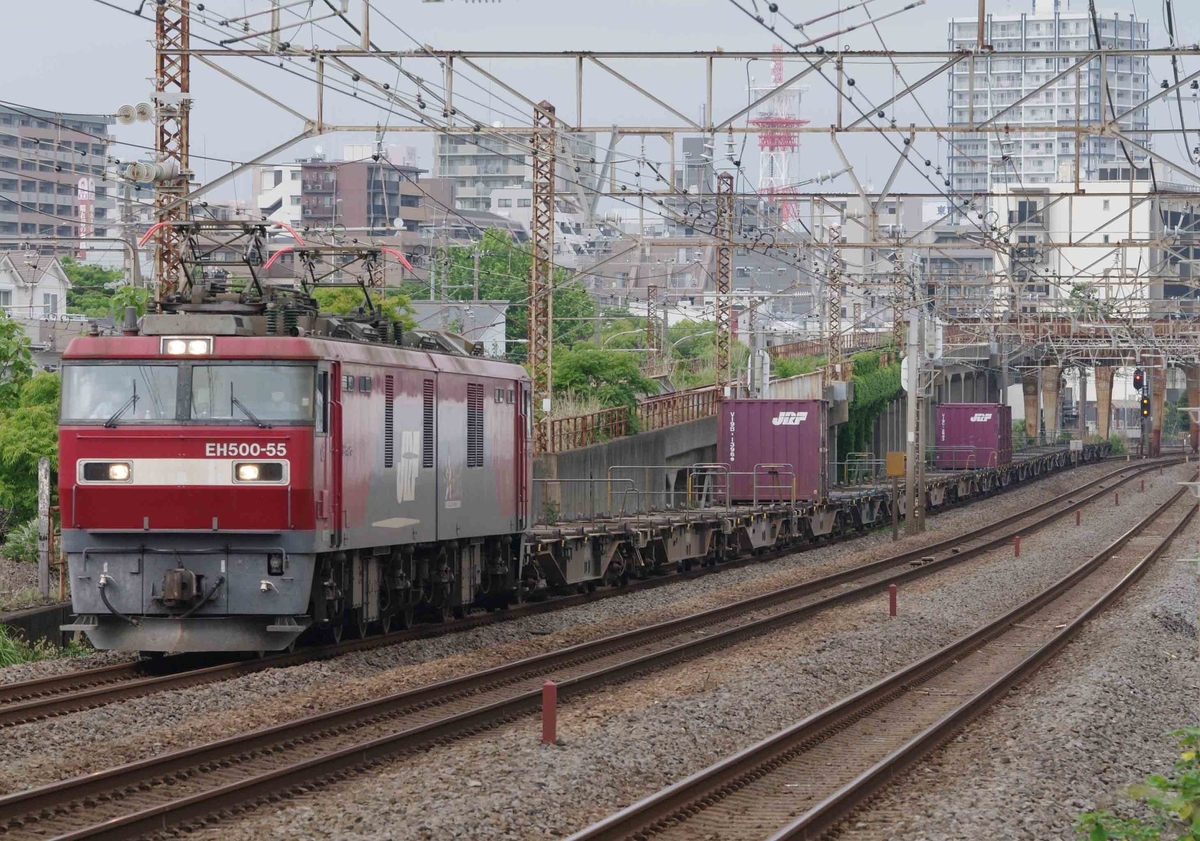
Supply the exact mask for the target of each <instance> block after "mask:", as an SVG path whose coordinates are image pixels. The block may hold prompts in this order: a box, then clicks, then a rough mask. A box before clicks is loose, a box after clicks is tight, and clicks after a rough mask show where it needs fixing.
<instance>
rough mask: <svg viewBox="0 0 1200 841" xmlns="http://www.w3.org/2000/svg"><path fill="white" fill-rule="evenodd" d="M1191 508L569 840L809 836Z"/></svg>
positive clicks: (1119, 579) (1068, 628) (1026, 670)
mask: <svg viewBox="0 0 1200 841" xmlns="http://www.w3.org/2000/svg"><path fill="white" fill-rule="evenodd" d="M1195 512H1196V502H1195V500H1194V499H1192V497H1191V495H1190V494H1189V492H1188V489H1186V488H1183V489H1181V490H1180V491H1179V492H1178V493H1176V494H1175V495H1174V496H1173V497H1172V499H1171V500H1169V501H1168V502H1167V503H1165V504H1164V505H1162V506H1160V507H1159V508H1157V509H1156V510H1155V511H1153V512H1152V513H1151V514H1150V515H1148V516H1147V517H1145V518H1144V519H1143V520H1141V521H1140V522H1139V523H1138V524H1137V525H1135V526H1134V527H1133V528H1131V529H1130V530H1129V531H1128V532H1126V533H1125V534H1124V535H1122V536H1121V537H1120V538H1118V539H1117V540H1116V541H1115V542H1114V543H1112V544H1111V545H1110V546H1108V547H1107V548H1105V549H1104V550H1103V551H1101V552H1100V553H1099V554H1098V555H1096V556H1095V557H1093V558H1092V559H1090V560H1089V561H1087V562H1086V563H1085V564H1083V565H1081V566H1080V567H1078V568H1076V569H1075V570H1074V571H1073V572H1071V573H1070V574H1068V575H1067V576H1065V577H1063V578H1062V579H1060V580H1059V581H1058V582H1056V583H1055V584H1054V585H1052V586H1051V587H1049V588H1047V589H1046V590H1044V591H1043V592H1041V593H1039V594H1038V595H1037V596H1035V597H1034V598H1032V599H1030V600H1029V601H1027V602H1025V603H1024V604H1022V605H1020V606H1018V607H1016V608H1015V609H1013V610H1012V611H1010V612H1009V613H1007V614H1006V615H1004V616H1002V617H1000V618H999V619H997V620H995V621H994V622H990V623H988V624H987V625H985V626H983V627H981V628H979V629H978V630H976V631H974V632H973V633H971V634H969V635H968V636H966V637H964V638H962V639H960V640H959V641H957V642H955V643H952V644H951V645H949V646H947V647H945V648H943V649H942V650H940V651H938V652H936V653H934V654H932V655H930V656H929V657H927V658H925V659H923V660H921V661H920V662H918V663H916V664H914V665H912V666H910V667H908V668H906V669H903V670H901V671H899V672H897V673H895V674H893V675H892V676H890V677H888V678H885V679H884V680H882V681H880V682H879V683H877V684H875V685H874V686H871V687H868V688H867V689H864V690H863V691H861V692H859V693H857V694H855V695H853V696H851V697H849V698H847V699H845V700H843V701H841V702H839V703H837V704H835V705H834V706H832V707H830V708H828V709H826V710H824V711H822V712H819V713H817V714H815V715H813V716H810V717H809V718H807V719H806V720H804V721H802V722H800V723H798V724H796V725H794V726H792V727H790V728H788V729H787V730H784V731H782V732H780V733H778V734H776V735H774V736H772V737H770V738H768V739H766V740H764V741H762V742H760V743H759V744H757V745H754V746H753V747H750V748H748V749H746V750H744V751H741V752H739V753H737V754H735V755H733V756H730V757H728V758H727V759H725V760H723V761H721V762H719V763H717V764H715V765H713V766H711V767H709V768H708V769H706V770H704V771H701V772H700V773H698V774H695V775H693V776H691V777H689V778H687V779H685V780H683V781H681V782H679V783H677V784H675V785H673V786H670V787H669V788H666V789H664V790H662V791H660V792H659V793H657V794H655V795H652V796H651V797H648V798H646V799H644V800H642V801H641V802H639V803H636V804H634V805H633V806H630V807H629V808H628V809H625V810H623V811H621V812H619V813H617V814H616V815H613V816H611V817H610V818H608V819H606V820H603V821H601V822H599V823H597V824H595V825H593V826H591V827H588V828H587V829H585V830H583V831H581V832H578V833H576V834H575V835H573V836H571V838H570V839H569V841H614V839H631V838H635V839H638V840H639V841H645V839H651V838H654V839H663V841H672V840H673V839H695V838H718V837H719V838H720V839H722V841H738V840H739V839H754V841H761V839H764V838H769V839H771V841H782V839H797V838H803V839H815V838H820V837H823V836H824V835H825V834H826V833H829V832H830V831H831V830H833V829H835V827H836V826H837V824H838V823H839V822H840V821H843V820H845V819H846V818H848V817H849V816H850V815H851V813H852V812H853V810H854V808H855V807H856V806H858V805H859V804H861V803H862V802H863V801H864V800H865V799H867V798H869V797H870V796H871V795H872V794H873V793H874V792H876V791H878V790H879V789H880V788H882V787H883V786H884V785H885V784H886V783H887V781H888V780H890V779H891V778H893V777H894V776H895V775H896V774H898V773H899V772H901V771H902V770H903V769H904V768H906V767H907V766H908V765H910V764H912V763H914V762H916V761H917V760H918V759H919V758H920V757H921V756H923V755H924V754H925V753H926V752H928V751H929V750H931V749H933V748H934V747H936V746H937V745H939V744H941V743H942V742H944V741H945V740H947V739H948V738H950V737H951V736H952V735H953V734H954V733H955V732H956V731H957V730H958V729H959V728H960V727H961V726H962V725H963V724H964V723H965V722H967V721H969V720H970V719H971V718H972V717H974V716H976V715H978V714H979V713H980V712H982V711H983V710H985V709H986V708H987V707H988V706H989V705H990V704H991V703H992V702H993V701H994V700H996V699H997V698H1000V697H1002V696H1003V695H1004V694H1005V693H1006V692H1007V691H1008V690H1009V689H1010V688H1012V687H1013V686H1015V685H1017V684H1018V683H1020V682H1021V681H1022V680H1023V679H1025V678H1026V677H1028V676H1029V675H1030V674H1032V673H1033V672H1034V671H1035V670H1036V669H1037V668H1038V667H1040V666H1041V665H1042V664H1044V663H1045V662H1046V661H1047V660H1049V659H1050V658H1051V657H1053V656H1054V654H1055V653H1056V652H1057V651H1058V650H1059V649H1060V648H1061V647H1062V646H1063V645H1065V644H1066V643H1067V642H1068V641H1069V640H1070V639H1071V638H1072V637H1073V636H1074V635H1075V634H1076V633H1077V632H1078V631H1079V629H1080V628H1081V627H1082V625H1083V624H1084V623H1085V622H1086V621H1087V620H1088V619H1090V618H1091V617H1093V616H1094V615H1095V614H1096V613H1098V612H1099V611H1101V610H1103V609H1104V607H1105V606H1107V605H1108V604H1109V603H1111V602H1112V601H1113V600H1114V599H1116V598H1117V597H1118V596H1120V595H1121V593H1123V592H1124V591H1125V589H1127V588H1128V587H1129V586H1130V585H1131V584H1132V583H1133V582H1134V581H1135V580H1136V579H1137V578H1138V577H1139V576H1140V575H1141V573H1142V572H1143V571H1144V570H1145V569H1146V567H1147V566H1148V565H1149V564H1151V563H1152V562H1153V561H1154V560H1155V559H1156V558H1157V557H1158V556H1159V555H1161V554H1162V552H1163V551H1164V550H1165V549H1166V547H1167V546H1168V545H1169V544H1170V543H1171V540H1172V539H1173V538H1174V537H1175V536H1176V535H1178V534H1179V533H1180V531H1182V529H1183V528H1184V526H1186V525H1187V523H1188V522H1189V521H1190V519H1191V518H1192V516H1193V515H1194V514H1195Z"/></svg>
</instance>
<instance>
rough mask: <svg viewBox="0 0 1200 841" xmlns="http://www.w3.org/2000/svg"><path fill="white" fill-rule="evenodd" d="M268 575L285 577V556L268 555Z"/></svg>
mask: <svg viewBox="0 0 1200 841" xmlns="http://www.w3.org/2000/svg"><path fill="white" fill-rule="evenodd" d="M267 575H283V555H277V554H274V553H272V554H270V555H267Z"/></svg>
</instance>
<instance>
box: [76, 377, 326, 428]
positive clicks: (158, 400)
mask: <svg viewBox="0 0 1200 841" xmlns="http://www.w3.org/2000/svg"><path fill="white" fill-rule="evenodd" d="M315 380H316V369H315V367H314V366H311V365H296V364H287V363H271V362H260V363H255V364H224V363H208V362H171V363H135V362H117V363H112V362H104V363H87V362H72V363H69V364H67V365H64V366H63V369H62V420H63V422H83V423H102V424H105V425H107V426H120V425H122V424H127V423H189V422H192V423H222V424H239V425H240V424H255V425H258V426H270V425H273V424H277V423H281V422H283V423H306V422H307V423H311V422H312V420H313V415H314V411H313V410H314V401H315V398H316V394H315Z"/></svg>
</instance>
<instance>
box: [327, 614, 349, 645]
mask: <svg viewBox="0 0 1200 841" xmlns="http://www.w3.org/2000/svg"><path fill="white" fill-rule="evenodd" d="M325 633H326V634H328V636H329V639H330V640H331V641H332V642H333V644H334V645H341V644H342V637H343V636H345V634H346V625H345V623H344V622H343V621H342V620H341V619H338V620H337V622H336V623H330V625H329V628H328V630H326V632H325Z"/></svg>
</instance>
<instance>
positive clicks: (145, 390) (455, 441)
mask: <svg viewBox="0 0 1200 841" xmlns="http://www.w3.org/2000/svg"><path fill="white" fill-rule="evenodd" d="M474 350H475V348H474V347H473V346H472V345H471V343H469V342H463V341H462V340H460V339H457V337H452V336H448V335H445V334H433V333H409V334H404V335H399V334H398V331H396V330H394V329H393V328H391V327H390V326H389V325H386V324H383V325H379V324H376V325H375V326H374V327H372V326H370V325H364V324H358V323H352V322H350V321H349V320H344V319H338V318H333V317H326V316H318V315H316V314H315V313H313V312H311V311H308V312H306V311H304V310H296V311H291V310H289V311H288V314H286V315H285V314H283V313H275V312H268V313H267V314H266V315H261V314H259V315H237V314H232V315H231V314H228V313H205V312H187V313H179V314H166V315H158V316H154V315H151V316H147V317H146V318H144V319H143V320H142V322H141V324H140V325H139V326H138V327H137V328H136V329H131V330H127V331H126V334H125V335H119V336H99V335H96V336H87V337H81V338H78V339H76V340H74V341H73V342H72V343H71V345H70V346H69V347H68V349H67V351H66V353H64V355H63V368H62V380H63V395H62V419H61V430H60V439H59V441H60V457H59V458H60V467H59V496H60V502H61V509H62V525H63V548H64V550H65V552H66V554H67V560H68V565H69V570H70V577H71V593H72V601H73V608H74V612H75V613H76V614H77V618H76V620H75V621H74V623H73V624H71V625H69V626H66V628H67V629H69V630H83V631H85V632H86V633H87V635H88V637H89V638H90V639H91V641H92V643H93V644H94V645H95V646H96V647H97V648H101V649H124V650H139V651H148V652H163V651H238V650H242V651H267V650H278V649H283V648H287V647H289V646H291V645H292V644H294V643H295V641H296V639H297V638H298V637H299V636H300V635H301V634H302V633H303V632H304V631H305V630H306V629H309V628H314V629H324V630H325V631H326V632H327V634H328V636H329V637H332V638H333V639H335V640H336V639H340V638H341V635H342V632H343V629H344V628H347V627H350V628H354V629H356V630H357V631H358V632H359V633H361V634H367V633H369V632H370V631H371V630H372V629H382V630H387V629H388V628H390V627H391V626H392V625H393V624H398V625H401V626H406V625H408V624H410V623H411V622H412V621H413V620H414V615H415V614H416V613H418V612H426V613H428V614H431V615H432V616H434V617H435V618H440V617H444V616H445V615H446V614H447V613H449V612H459V611H461V610H462V609H463V608H465V607H466V606H468V605H472V604H489V605H490V604H495V603H499V602H503V601H506V600H507V599H508V597H509V595H510V594H511V593H512V592H513V591H514V589H515V583H516V580H517V576H518V571H519V564H520V549H521V535H522V533H523V531H524V530H525V528H526V527H527V525H528V516H529V501H530V492H529V487H530V469H531V462H530V448H529V437H530V412H531V407H530V398H529V394H530V391H529V380H528V376H527V374H526V373H525V370H524V369H523V368H522V367H520V366H518V365H513V364H509V363H506V362H501V361H495V360H490V359H484V358H481V357H479V356H477V355H473V351H474Z"/></svg>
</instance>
